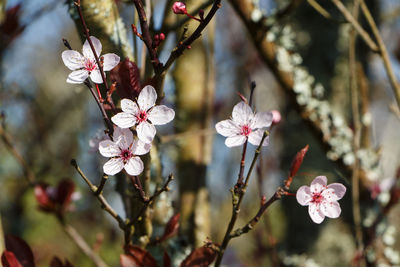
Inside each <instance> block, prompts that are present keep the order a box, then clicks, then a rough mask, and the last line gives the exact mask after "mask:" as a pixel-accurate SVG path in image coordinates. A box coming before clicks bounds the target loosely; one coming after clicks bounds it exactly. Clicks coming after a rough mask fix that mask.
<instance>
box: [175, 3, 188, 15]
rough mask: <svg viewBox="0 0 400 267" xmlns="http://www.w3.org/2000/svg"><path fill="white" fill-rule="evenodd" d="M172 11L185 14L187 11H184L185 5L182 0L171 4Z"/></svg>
mask: <svg viewBox="0 0 400 267" xmlns="http://www.w3.org/2000/svg"><path fill="white" fill-rule="evenodd" d="M172 11H173V12H174V13H175V14H186V13H187V11H186V5H185V4H184V3H182V2H175V3H174V4H173V5H172Z"/></svg>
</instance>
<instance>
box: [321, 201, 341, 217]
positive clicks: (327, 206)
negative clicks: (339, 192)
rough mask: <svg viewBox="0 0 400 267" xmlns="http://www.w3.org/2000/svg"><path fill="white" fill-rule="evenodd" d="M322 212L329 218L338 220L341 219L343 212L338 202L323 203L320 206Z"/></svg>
mask: <svg viewBox="0 0 400 267" xmlns="http://www.w3.org/2000/svg"><path fill="white" fill-rule="evenodd" d="M320 208H321V212H322V213H323V214H324V215H325V216H326V217H329V218H337V217H339V215H340V213H341V212H342V210H341V209H340V205H339V203H338V202H337V201H331V202H328V201H323V202H322V203H321V205H320Z"/></svg>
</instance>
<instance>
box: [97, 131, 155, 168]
mask: <svg viewBox="0 0 400 267" xmlns="http://www.w3.org/2000/svg"><path fill="white" fill-rule="evenodd" d="M150 148H151V144H146V143H144V142H142V141H140V140H139V139H136V140H135V139H134V138H133V134H132V132H131V130H129V129H121V128H118V127H116V128H115V129H114V134H113V141H111V140H104V141H101V142H100V143H99V151H100V154H101V155H103V156H104V157H110V158H111V159H110V160H109V161H107V162H106V163H105V164H104V166H103V171H104V173H105V174H108V175H114V174H117V173H119V172H120V171H122V169H125V171H126V172H127V173H128V174H129V175H139V174H141V173H142V171H143V162H142V160H141V159H140V157H138V155H144V154H146V153H148V152H149V151H150Z"/></svg>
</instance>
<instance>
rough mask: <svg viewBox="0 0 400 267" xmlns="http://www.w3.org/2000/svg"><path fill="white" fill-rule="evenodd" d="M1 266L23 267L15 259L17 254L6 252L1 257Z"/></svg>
mask: <svg viewBox="0 0 400 267" xmlns="http://www.w3.org/2000/svg"><path fill="white" fill-rule="evenodd" d="M1 264H2V266H4V267H22V265H21V263H19V261H18V260H17V257H15V254H14V253H12V252H11V251H7V250H6V251H4V252H3V255H1Z"/></svg>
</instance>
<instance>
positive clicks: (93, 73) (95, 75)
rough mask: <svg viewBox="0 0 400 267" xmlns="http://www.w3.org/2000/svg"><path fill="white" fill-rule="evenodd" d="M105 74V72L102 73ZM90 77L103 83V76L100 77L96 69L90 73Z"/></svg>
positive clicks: (96, 81) (95, 81)
mask: <svg viewBox="0 0 400 267" xmlns="http://www.w3.org/2000/svg"><path fill="white" fill-rule="evenodd" d="M104 75H105V74H104ZM90 79H91V80H92V81H93V82H94V83H103V78H102V77H101V73H100V70H98V69H96V70H94V71H92V72H91V73H90Z"/></svg>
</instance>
